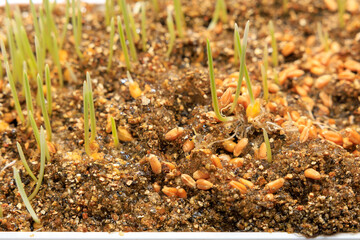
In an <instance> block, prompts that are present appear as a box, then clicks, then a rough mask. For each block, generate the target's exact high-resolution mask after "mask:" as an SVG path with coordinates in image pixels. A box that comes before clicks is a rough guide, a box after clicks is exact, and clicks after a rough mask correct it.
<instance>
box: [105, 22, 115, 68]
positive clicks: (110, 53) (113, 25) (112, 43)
mask: <svg viewBox="0 0 360 240" xmlns="http://www.w3.org/2000/svg"><path fill="white" fill-rule="evenodd" d="M114 34H115V23H114V18H113V17H112V18H111V23H110V45H109V59H108V65H107V71H108V72H109V71H110V68H111V64H112V57H113V53H114Z"/></svg>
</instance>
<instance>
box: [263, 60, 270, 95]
mask: <svg viewBox="0 0 360 240" xmlns="http://www.w3.org/2000/svg"><path fill="white" fill-rule="evenodd" d="M261 77H262V82H263V88H264V99H265V101H268V100H269V89H268V80H267V75H266V72H265V67H264V65H261Z"/></svg>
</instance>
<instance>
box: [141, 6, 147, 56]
mask: <svg viewBox="0 0 360 240" xmlns="http://www.w3.org/2000/svg"><path fill="white" fill-rule="evenodd" d="M141 41H142V49H143V51H144V52H145V51H146V42H147V35H146V3H145V2H143V3H142V4H141Z"/></svg>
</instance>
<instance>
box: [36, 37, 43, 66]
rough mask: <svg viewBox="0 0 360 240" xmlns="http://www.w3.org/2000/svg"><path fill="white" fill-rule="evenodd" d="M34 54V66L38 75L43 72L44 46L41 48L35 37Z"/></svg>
mask: <svg viewBox="0 0 360 240" xmlns="http://www.w3.org/2000/svg"><path fill="white" fill-rule="evenodd" d="M35 53H36V64H37V69H38V71H39V73H42V72H43V71H44V69H43V68H44V62H45V46H42V45H41V44H40V42H39V39H38V37H37V36H35Z"/></svg>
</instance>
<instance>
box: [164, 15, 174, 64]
mask: <svg viewBox="0 0 360 240" xmlns="http://www.w3.org/2000/svg"><path fill="white" fill-rule="evenodd" d="M166 24H167V26H168V29H169V33H170V39H169V46H168V50H167V52H166V57H167V58H169V57H170V54H171V52H172V50H173V47H174V43H175V29H174V22H173V18H172V16H171V12H170V10H169V11H168V15H167V18H166Z"/></svg>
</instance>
